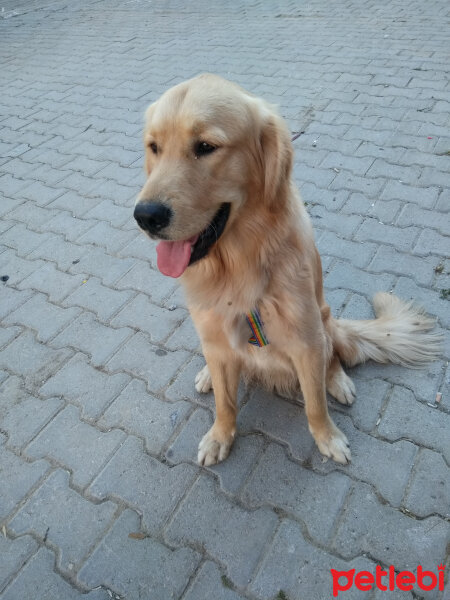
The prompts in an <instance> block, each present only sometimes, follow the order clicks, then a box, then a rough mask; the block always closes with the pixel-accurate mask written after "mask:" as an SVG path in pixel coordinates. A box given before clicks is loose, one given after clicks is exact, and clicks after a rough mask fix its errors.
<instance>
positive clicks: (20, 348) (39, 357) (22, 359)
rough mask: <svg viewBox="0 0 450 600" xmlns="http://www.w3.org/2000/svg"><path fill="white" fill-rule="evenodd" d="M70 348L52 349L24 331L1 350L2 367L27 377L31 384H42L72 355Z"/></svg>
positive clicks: (0, 363)
mask: <svg viewBox="0 0 450 600" xmlns="http://www.w3.org/2000/svg"><path fill="white" fill-rule="evenodd" d="M70 354H71V352H70V351H69V350H52V349H51V348H48V347H47V346H44V345H43V344H41V343H39V342H36V340H35V337H34V335H33V334H32V333H31V332H30V331H24V332H23V333H21V334H20V335H19V336H18V337H16V338H15V340H14V341H12V342H11V343H10V344H9V345H8V346H7V347H6V348H4V349H3V350H1V351H0V368H4V369H8V370H9V371H11V372H13V373H15V374H16V375H20V376H22V377H24V378H25V382H26V383H27V384H28V385H29V386H33V385H42V383H43V382H44V381H45V380H46V379H47V378H48V377H49V376H50V375H52V374H53V373H54V372H55V371H56V370H58V368H59V367H60V366H61V365H62V363H64V362H65V361H66V360H67V359H68V358H69V356H70Z"/></svg>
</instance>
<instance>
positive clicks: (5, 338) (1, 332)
mask: <svg viewBox="0 0 450 600" xmlns="http://www.w3.org/2000/svg"><path fill="white" fill-rule="evenodd" d="M21 331H22V330H21V328H20V327H2V328H1V329H0V348H2V347H3V346H6V345H7V344H9V343H10V342H11V341H12V340H13V339H14V338H16V337H17V336H18V335H19V334H20V333H21Z"/></svg>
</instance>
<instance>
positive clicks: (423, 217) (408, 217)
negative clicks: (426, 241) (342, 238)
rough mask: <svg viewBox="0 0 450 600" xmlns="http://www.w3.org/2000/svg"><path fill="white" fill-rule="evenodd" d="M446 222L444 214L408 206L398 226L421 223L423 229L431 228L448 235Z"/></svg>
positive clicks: (411, 205) (404, 209) (401, 214)
mask: <svg viewBox="0 0 450 600" xmlns="http://www.w3.org/2000/svg"><path fill="white" fill-rule="evenodd" d="M445 222H446V219H445V215H444V214H443V213H441V212H438V211H437V210H424V209H423V208H420V207H418V206H417V205H415V204H407V205H406V206H405V207H404V208H403V210H402V212H401V213H400V215H399V217H398V219H397V224H398V225H400V226H401V227H405V226H410V225H416V224H417V223H420V225H421V226H422V227H423V226H424V227H431V228H433V229H437V230H438V231H440V232H441V233H443V234H444V235H446V234H448V227H446V226H445Z"/></svg>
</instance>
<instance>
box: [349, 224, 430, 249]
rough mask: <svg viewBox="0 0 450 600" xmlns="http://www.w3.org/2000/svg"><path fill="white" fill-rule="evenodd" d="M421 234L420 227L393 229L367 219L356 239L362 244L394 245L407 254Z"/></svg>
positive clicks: (390, 226)
mask: <svg viewBox="0 0 450 600" xmlns="http://www.w3.org/2000/svg"><path fill="white" fill-rule="evenodd" d="M419 232H420V229H419V228H418V227H393V226H392V225H386V224H385V223H379V222H378V221H374V220H373V219H366V220H365V221H364V223H363V224H362V225H361V227H360V228H359V229H358V231H357V233H356V235H355V239H357V240H359V241H361V242H367V241H370V242H378V243H381V244H392V245H393V246H394V247H395V248H397V249H398V250H400V251H403V252H407V251H409V250H411V248H412V246H413V244H414V242H415V240H416V239H417V237H418V235H419Z"/></svg>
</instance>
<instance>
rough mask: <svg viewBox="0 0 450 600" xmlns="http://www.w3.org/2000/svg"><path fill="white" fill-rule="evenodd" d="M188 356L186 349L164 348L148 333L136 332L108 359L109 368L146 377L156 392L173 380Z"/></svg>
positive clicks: (150, 387)
mask: <svg viewBox="0 0 450 600" xmlns="http://www.w3.org/2000/svg"><path fill="white" fill-rule="evenodd" d="M116 331H119V330H116ZM127 331H129V330H128V329H127ZM188 356H189V355H188V353H187V352H185V351H184V350H174V351H166V350H163V349H161V348H159V347H158V346H155V345H153V344H151V343H150V341H149V339H148V337H147V336H146V335H144V334H142V333H136V334H135V335H134V336H133V337H132V338H130V339H129V340H128V341H127V342H126V343H125V344H124V345H123V346H122V347H121V348H120V350H119V351H118V352H117V353H116V354H115V355H114V356H113V358H112V359H111V360H110V361H108V364H107V369H108V370H109V371H116V370H122V371H129V372H130V373H131V374H132V375H135V376H136V377H140V378H142V379H145V380H146V381H147V385H148V387H149V389H150V391H152V392H156V391H159V390H160V389H161V388H163V387H164V386H166V385H167V384H168V383H169V382H170V381H171V379H172V377H173V376H174V375H175V374H176V372H177V371H178V369H179V368H180V367H181V365H182V364H183V363H184V362H185V361H186V360H187V358H188Z"/></svg>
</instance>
